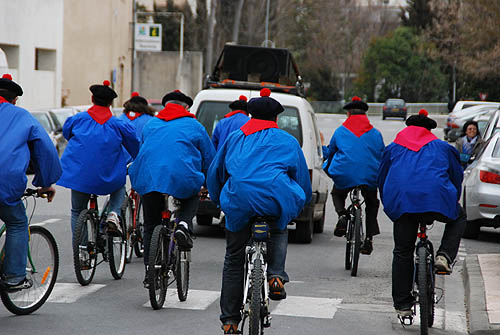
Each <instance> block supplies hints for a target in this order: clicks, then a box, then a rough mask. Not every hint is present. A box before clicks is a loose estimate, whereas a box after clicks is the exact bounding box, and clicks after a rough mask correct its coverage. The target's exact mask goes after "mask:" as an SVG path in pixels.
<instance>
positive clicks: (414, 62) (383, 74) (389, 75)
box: [357, 27, 447, 102]
mask: <svg viewBox="0 0 500 335" xmlns="http://www.w3.org/2000/svg"><path fill="white" fill-rule="evenodd" d="M425 49H426V46H425V44H424V42H423V41H422V39H421V38H420V37H419V36H418V35H417V34H416V33H415V31H414V30H413V29H412V28H407V27H400V28H398V29H396V30H395V31H394V32H393V33H390V34H388V35H387V36H385V37H381V38H377V39H374V40H373V41H372V42H371V43H370V46H369V47H368V50H367V52H366V54H365V56H364V58H363V68H362V71H361V74H360V77H359V79H358V81H357V90H358V93H360V94H361V95H366V96H367V97H368V99H369V100H372V101H373V100H378V101H385V100H386V99H388V98H395V97H398V98H402V99H405V100H406V101H409V102H422V101H442V100H443V99H444V97H445V96H446V91H447V90H446V77H445V76H444V75H443V73H442V72H441V70H440V63H439V62H438V61H436V60H433V59H432V58H431V57H429V55H427V54H426V52H425ZM377 95H378V96H377Z"/></svg>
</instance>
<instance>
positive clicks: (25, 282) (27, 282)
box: [0, 278, 33, 292]
mask: <svg viewBox="0 0 500 335" xmlns="http://www.w3.org/2000/svg"><path fill="white" fill-rule="evenodd" d="M0 285H1V286H2V287H3V289H4V290H5V291H6V292H16V291H20V290H25V289H28V288H31V287H33V281H32V280H31V279H27V278H24V279H22V280H21V281H20V282H19V283H17V284H10V283H7V282H5V281H2V282H1V284H0Z"/></svg>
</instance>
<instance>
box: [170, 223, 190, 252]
mask: <svg viewBox="0 0 500 335" xmlns="http://www.w3.org/2000/svg"><path fill="white" fill-rule="evenodd" d="M183 223H184V224H185V225H184V224H183ZM186 227H187V223H185V222H184V221H181V222H179V224H178V225H177V228H175V233H174V237H175V239H176V240H177V243H178V244H179V247H181V248H185V249H191V248H192V247H193V239H192V238H191V234H190V233H189V229H188V228H186Z"/></svg>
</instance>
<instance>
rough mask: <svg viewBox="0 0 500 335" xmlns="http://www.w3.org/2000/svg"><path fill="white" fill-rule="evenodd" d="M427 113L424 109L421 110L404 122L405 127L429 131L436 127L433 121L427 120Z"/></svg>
mask: <svg viewBox="0 0 500 335" xmlns="http://www.w3.org/2000/svg"><path fill="white" fill-rule="evenodd" d="M427 115H429V113H427V111H426V110H425V109H421V110H420V112H418V115H412V116H410V117H409V118H408V119H407V120H406V125H407V126H417V127H423V128H425V129H427V130H431V129H434V128H436V127H437V123H436V121H434V120H433V119H431V118H428V117H427Z"/></svg>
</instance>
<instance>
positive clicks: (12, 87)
mask: <svg viewBox="0 0 500 335" xmlns="http://www.w3.org/2000/svg"><path fill="white" fill-rule="evenodd" d="M0 89H4V90H7V91H10V92H12V93H14V94H15V95H16V96H18V97H20V96H22V95H23V89H22V88H21V86H19V85H18V84H17V83H16V82H15V81H13V80H12V76H11V75H10V74H8V73H6V74H4V75H3V76H2V78H0Z"/></svg>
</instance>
